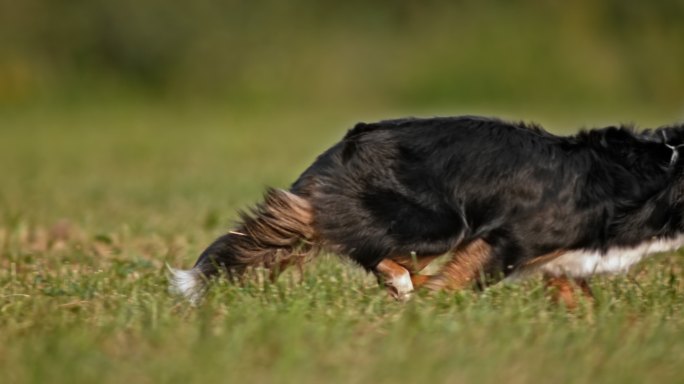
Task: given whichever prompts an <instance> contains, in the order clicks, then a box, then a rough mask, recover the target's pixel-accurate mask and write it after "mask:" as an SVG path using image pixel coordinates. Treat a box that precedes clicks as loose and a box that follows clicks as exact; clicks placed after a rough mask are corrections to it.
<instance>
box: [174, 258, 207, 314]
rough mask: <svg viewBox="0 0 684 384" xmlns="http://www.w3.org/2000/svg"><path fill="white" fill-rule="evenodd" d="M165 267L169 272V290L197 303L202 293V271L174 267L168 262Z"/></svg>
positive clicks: (192, 302) (194, 303)
mask: <svg viewBox="0 0 684 384" xmlns="http://www.w3.org/2000/svg"><path fill="white" fill-rule="evenodd" d="M166 268H167V269H168V270H169V273H170V274H171V275H170V276H169V282H170V284H171V285H170V286H169V292H171V293H172V294H174V295H180V296H183V297H185V298H186V299H187V300H188V301H190V303H191V304H193V305H197V304H198V303H199V301H200V299H201V298H202V294H203V293H204V279H203V277H202V273H201V272H200V271H198V270H197V269H194V268H193V269H189V270H182V269H175V268H171V267H170V266H169V265H168V264H167V265H166Z"/></svg>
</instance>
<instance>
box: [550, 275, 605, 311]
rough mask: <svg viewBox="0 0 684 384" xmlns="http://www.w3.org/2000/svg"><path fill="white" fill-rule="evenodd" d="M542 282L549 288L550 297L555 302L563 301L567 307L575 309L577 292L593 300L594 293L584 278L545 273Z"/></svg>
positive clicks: (577, 299) (577, 301) (588, 299)
mask: <svg viewBox="0 0 684 384" xmlns="http://www.w3.org/2000/svg"><path fill="white" fill-rule="evenodd" d="M544 283H545V286H546V288H547V289H549V290H551V295H552V296H551V299H552V300H553V301H554V302H555V303H563V304H564V305H565V307H566V308H568V309H571V310H572V309H575V308H577V306H578V305H579V303H580V300H579V298H578V293H580V294H581V295H582V296H584V298H585V300H587V301H590V302H591V301H593V300H594V295H593V293H592V292H591V288H590V287H589V283H588V282H587V280H586V279H573V278H569V277H565V276H561V277H555V276H548V275H545V276H544Z"/></svg>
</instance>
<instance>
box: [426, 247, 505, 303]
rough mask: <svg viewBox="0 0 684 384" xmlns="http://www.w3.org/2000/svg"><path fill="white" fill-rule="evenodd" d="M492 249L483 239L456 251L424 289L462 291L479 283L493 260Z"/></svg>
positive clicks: (430, 278) (428, 280)
mask: <svg viewBox="0 0 684 384" xmlns="http://www.w3.org/2000/svg"><path fill="white" fill-rule="evenodd" d="M492 257H493V256H492V247H491V246H490V245H489V244H488V243H487V242H485V241H484V240H482V239H477V240H474V241H472V242H470V243H468V244H466V245H465V246H462V247H460V248H458V249H456V250H455V251H454V252H453V257H452V258H451V260H449V262H447V264H446V265H444V267H443V268H442V270H441V271H440V272H439V273H438V274H436V275H434V276H432V277H429V278H428V279H427V281H425V282H424V287H425V288H427V289H429V290H432V291H438V290H443V289H448V290H456V289H462V288H465V287H467V286H469V285H472V284H473V283H475V282H477V281H478V280H479V279H480V278H481V277H482V276H483V274H484V271H485V270H486V267H487V265H488V264H489V263H490V261H491V260H492Z"/></svg>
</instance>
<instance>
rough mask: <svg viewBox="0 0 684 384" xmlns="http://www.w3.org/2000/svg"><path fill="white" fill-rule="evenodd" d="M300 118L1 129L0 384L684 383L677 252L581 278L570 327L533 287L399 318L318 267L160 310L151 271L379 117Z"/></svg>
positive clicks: (105, 120) (84, 122)
mask: <svg viewBox="0 0 684 384" xmlns="http://www.w3.org/2000/svg"><path fill="white" fill-rule="evenodd" d="M308 112H310V111H306V112H297V111H295V112H291V113H282V112H277V111H269V113H263V112H262V111H258V110H251V111H243V112H241V113H235V112H233V111H230V110H228V111H221V109H220V108H215V106H214V107H210V108H203V107H197V108H190V107H188V108H174V107H168V106H163V105H158V106H153V105H144V106H136V107H133V106H117V107H112V106H108V107H100V108H97V107H94V106H88V107H80V106H77V107H73V108H65V109H64V110H60V109H56V108H42V109H41V108H27V109H24V110H16V111H13V112H8V111H6V112H5V113H4V114H2V115H0V174H2V177H3V179H2V180H3V181H2V184H1V186H0V382H2V383H23V382H36V383H44V382H54V383H62V382H64V383H67V382H68V383H80V382H98V383H130V384H133V383H156V382H178V383H188V382H197V383H209V382H228V383H233V382H235V383H261V382H293V383H294V382H296V383H314V382H315V383H320V382H352V383H353V382H380V383H383V382H387V383H397V382H449V383H460V382H476V383H488V382H506V383H523V382H540V381H542V382H555V383H564V382H573V383H576V382H620V383H642V382H646V381H648V382H680V381H681V378H682V377H684V316H683V315H684V307H683V305H682V293H683V291H684V283H683V280H684V270H683V269H682V267H683V266H684V262H683V261H682V258H681V255H677V254H671V255H661V256H659V257H657V258H654V259H653V260H652V261H649V262H647V263H644V264H642V265H639V266H638V267H637V268H635V269H634V270H633V271H632V272H631V273H630V274H629V275H627V276H619V277H611V278H607V277H604V278H597V279H595V280H594V282H593V288H594V290H595V293H596V295H597V302H596V305H595V306H594V307H588V306H585V307H583V308H581V309H580V310H578V311H576V312H574V313H569V312H567V311H565V310H564V309H563V308H559V307H557V306H554V305H551V304H550V303H549V301H548V300H547V298H546V297H545V294H544V292H543V290H542V287H541V283H540V281H538V280H534V279H532V280H529V281H526V282H523V283H521V284H519V285H497V286H494V287H492V288H490V289H488V290H486V291H485V292H483V293H480V294H477V293H474V292H459V293H445V294H439V295H434V296H429V295H418V296H417V297H415V299H414V300H412V301H411V302H409V303H406V304H400V303H396V302H393V301H392V300H389V299H388V298H387V297H386V295H385V293H384V292H383V291H382V290H380V289H379V288H378V287H377V285H376V284H375V282H374V279H373V278H372V277H370V276H367V275H366V274H365V273H363V272H362V271H360V270H358V268H355V267H353V266H351V265H350V264H349V263H347V262H340V260H339V259H337V258H335V257H332V256H326V257H323V258H321V259H320V260H318V261H316V262H314V263H313V264H311V265H309V266H308V267H307V268H306V269H305V271H304V273H303V275H302V276H299V275H298V274H296V273H292V272H290V273H286V274H285V275H284V276H283V278H282V279H281V280H279V282H277V283H276V284H264V283H260V282H259V280H258V279H257V280H254V281H252V282H250V283H249V284H247V285H245V286H241V287H237V286H232V285H229V284H225V283H223V284H219V285H218V286H216V287H215V288H214V289H212V290H211V291H210V293H209V295H208V297H207V299H206V301H205V302H204V304H203V305H201V306H200V307H198V308H192V307H190V306H188V305H187V304H185V303H183V302H180V301H178V300H177V299H176V298H174V297H172V296H170V295H169V294H168V293H167V281H166V276H165V272H164V267H163V266H164V262H168V263H170V264H171V265H174V266H189V265H190V264H191V263H192V262H194V259H195V257H196V255H197V254H198V253H199V252H200V251H201V250H202V249H203V247H205V246H206V245H207V243H208V242H209V241H211V240H212V239H213V238H214V237H216V236H217V235H219V234H220V233H221V232H222V231H224V230H225V229H226V228H227V227H229V226H230V223H231V220H233V219H234V218H235V216H234V211H235V209H237V208H240V207H243V206H244V205H245V204H248V203H250V202H255V201H256V200H257V199H258V197H259V196H260V192H261V190H262V188H263V187H264V186H265V185H274V186H286V185H288V184H289V183H290V182H291V181H292V180H294V178H296V176H297V174H298V172H300V171H301V170H303V168H304V167H305V166H306V165H307V164H308V163H310V162H311V160H312V159H313V158H314V157H315V156H316V155H317V154H318V153H320V152H321V151H322V150H323V149H325V148H326V147H327V146H328V145H330V144H332V143H333V142H335V141H336V140H337V139H338V138H339V137H341V136H342V134H343V132H344V130H345V129H346V128H347V127H348V126H350V125H351V124H352V123H353V122H354V121H355V120H356V119H374V118H378V117H387V116H390V115H392V113H391V112H388V113H387V114H386V115H385V114H384V113H383V114H381V113H378V112H377V111H374V112H371V113H367V114H365V115H364V116H355V117H354V118H352V119H350V118H349V116H354V113H352V112H349V111H344V113H343V112H340V111H327V112H326V111H320V110H319V111H316V113H308ZM629 113H636V112H634V110H632V111H629ZM641 113H642V114H641V116H653V115H652V114H649V113H648V111H646V112H641ZM380 115H384V116H380ZM520 117H522V116H520ZM533 117H534V116H533ZM644 119H646V121H647V122H648V121H653V120H654V119H651V120H649V119H648V118H646V117H645V118H644ZM543 120H544V119H542V122H544V123H547V121H543ZM552 121H556V122H562V123H559V124H558V126H573V125H575V124H576V123H577V122H578V120H576V119H575V120H572V119H567V118H566V117H564V116H558V117H556V118H555V119H553V120H552ZM662 122H664V121H662ZM566 124H567V125H566Z"/></svg>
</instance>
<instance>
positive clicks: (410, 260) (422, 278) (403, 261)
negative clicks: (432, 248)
mask: <svg viewBox="0 0 684 384" xmlns="http://www.w3.org/2000/svg"><path fill="white" fill-rule="evenodd" d="M439 256H441V255H436V256H421V257H415V258H414V257H411V256H398V257H393V258H392V261H394V262H395V263H397V264H399V265H401V266H402V267H404V268H406V270H408V271H409V273H410V274H411V282H412V283H413V288H414V289H418V288H419V287H421V286H422V285H423V284H425V283H426V282H427V281H428V280H429V279H430V278H431V277H432V276H431V275H421V274H419V273H420V272H421V271H422V270H423V269H425V268H426V267H427V266H428V265H430V263H432V262H433V261H435V259H436V258H438V257H439Z"/></svg>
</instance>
